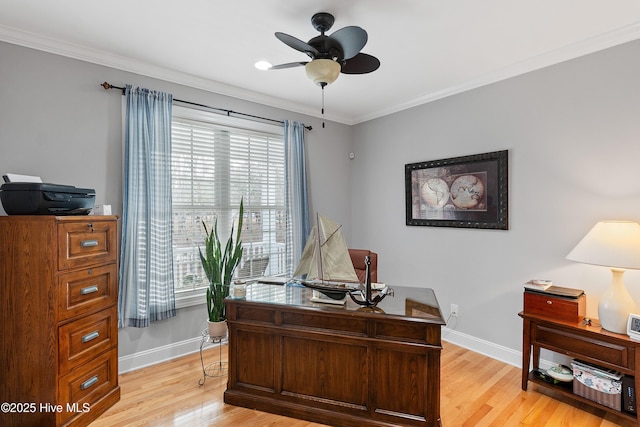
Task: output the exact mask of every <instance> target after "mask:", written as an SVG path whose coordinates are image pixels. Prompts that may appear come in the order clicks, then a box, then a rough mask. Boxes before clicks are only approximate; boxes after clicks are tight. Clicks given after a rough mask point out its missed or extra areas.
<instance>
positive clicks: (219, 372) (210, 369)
mask: <svg viewBox="0 0 640 427" xmlns="http://www.w3.org/2000/svg"><path fill="white" fill-rule="evenodd" d="M224 338H226V336H221V337H211V336H209V330H208V329H203V330H202V341H201V342H200V363H201V365H202V378H200V379H199V380H198V385H201V386H202V385H204V383H205V381H206V380H207V377H224V376H226V375H227V372H228V370H229V369H228V364H227V362H223V361H222V340H223V339H224ZM207 345H214V346H215V345H217V346H218V361H217V362H215V361H214V362H212V363H209V364H208V365H205V364H204V356H203V354H202V352H203V351H204V349H205V348H206V347H207Z"/></svg>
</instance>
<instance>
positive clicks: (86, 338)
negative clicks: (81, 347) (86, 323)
mask: <svg viewBox="0 0 640 427" xmlns="http://www.w3.org/2000/svg"><path fill="white" fill-rule="evenodd" d="M99 336H100V334H99V333H98V331H93V332H91V333H90V334H87V335H85V336H83V337H82V343H83V344H84V343H87V342H89V341H91V340H95V339H96V338H98V337H99Z"/></svg>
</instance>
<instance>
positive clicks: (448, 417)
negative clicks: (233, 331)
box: [91, 342, 634, 427]
mask: <svg viewBox="0 0 640 427" xmlns="http://www.w3.org/2000/svg"><path fill="white" fill-rule="evenodd" d="M216 355H217V350H216V349H215V348H209V349H207V350H205V362H206V361H207V360H214V358H215V357H216ZM223 355H224V358H226V348H224V351H223ZM215 360H217V359H215ZM201 377H202V368H201V365H200V356H199V353H194V354H192V355H188V356H185V357H181V358H179V359H175V360H172V361H169V362H165V363H162V364H158V365H155V366H151V367H148V368H144V369H139V370H137V371H134V372H129V373H126V374H124V375H121V376H120V378H119V381H120V387H121V392H122V398H121V400H120V402H118V403H117V404H116V405H115V406H113V407H112V408H111V409H110V410H109V411H107V412H106V413H105V414H103V415H102V416H101V417H100V418H98V419H97V420H96V421H95V422H93V423H92V424H91V427H100V426H105V427H111V426H114V425H119V426H163V427H164V426H189V427H191V426H216V427H217V426H234V427H242V426H287V427H319V426H322V425H321V424H316V423H311V422H308V421H301V420H295V419H292V418H287V417H282V416H279V415H273V414H267V413H264V412H259V411H254V410H250V409H245V408H240V407H235V406H231V405H226V404H225V403H224V402H223V400H222V394H223V392H224V390H225V387H226V377H224V378H207V379H206V382H205V384H204V385H203V386H199V385H198V380H199V379H200V378H201ZM554 396H555V398H554ZM558 399H559V400H558ZM440 414H441V417H442V424H443V426H445V427H459V426H460V427H464V426H470V427H476V426H496V427H505V426H536V427H538V426H549V427H556V426H571V427H574V426H580V427H597V426H603V427H604V426H624V427H631V426H632V425H634V424H633V423H630V422H629V421H627V420H625V419H622V418H621V417H618V416H614V415H612V414H608V413H605V412H604V411H601V410H596V409H593V408H591V407H589V406H587V405H584V404H580V403H576V402H574V401H573V400H571V399H569V398H563V397H560V396H557V395H555V394H554V393H553V392H551V391H547V390H546V389H543V388H539V387H538V386H536V385H534V384H530V385H529V391H527V392H524V391H522V390H521V389H520V370H519V369H518V368H514V367H513V366H510V365H507V364H505V363H502V362H498V361H496V360H493V359H490V358H487V357H484V356H482V355H480V354H477V353H474V352H471V351H469V350H466V349H463V348H461V347H458V346H455V345H453V344H450V343H447V342H445V343H444V350H443V352H442V381H441V409H440Z"/></svg>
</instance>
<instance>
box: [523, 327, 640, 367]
mask: <svg viewBox="0 0 640 427" xmlns="http://www.w3.org/2000/svg"><path fill="white" fill-rule="evenodd" d="M532 341H533V343H534V344H539V345H541V346H543V347H544V348H548V349H551V350H553V351H556V352H558V353H562V354H569V353H570V354H573V355H576V357H579V356H580V355H583V356H584V357H585V358H587V359H589V358H592V357H594V356H595V357H597V358H598V360H600V361H603V362H606V363H610V364H612V365H615V366H618V367H620V368H622V369H633V360H632V357H631V355H630V352H629V349H628V347H625V346H623V345H618V344H615V343H611V342H606V341H601V340H598V339H596V338H586V337H584V336H580V335H576V334H574V333H572V332H571V331H568V330H564V329H558V328H554V329H551V328H548V327H546V326H544V325H535V328H534V330H533V336H532Z"/></svg>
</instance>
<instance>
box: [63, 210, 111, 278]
mask: <svg viewBox="0 0 640 427" xmlns="http://www.w3.org/2000/svg"><path fill="white" fill-rule="evenodd" d="M97 218H99V217H97ZM97 218H96V219H95V220H93V219H92V220H85V221H78V222H64V223H60V224H58V268H59V269H60V270H68V269H71V268H76V267H85V266H90V265H96V264H104V263H109V262H113V261H115V260H116V257H117V254H116V251H117V249H116V247H117V245H116V233H117V229H116V228H117V223H116V221H112V220H108V221H107V220H100V219H97Z"/></svg>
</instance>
